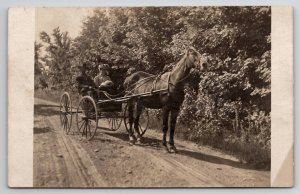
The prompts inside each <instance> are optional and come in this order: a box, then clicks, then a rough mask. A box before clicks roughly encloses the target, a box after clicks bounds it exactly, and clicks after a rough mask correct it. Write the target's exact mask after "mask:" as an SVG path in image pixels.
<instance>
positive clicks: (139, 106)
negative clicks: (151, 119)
mask: <svg viewBox="0 0 300 194" xmlns="http://www.w3.org/2000/svg"><path fill="white" fill-rule="evenodd" d="M135 111H136V112H135V113H136V114H135V119H134V129H135V132H136V134H137V143H138V144H140V143H141V134H140V130H139V122H140V116H141V114H142V111H143V105H142V104H141V102H137V103H136V109H135Z"/></svg>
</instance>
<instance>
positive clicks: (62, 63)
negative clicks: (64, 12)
mask: <svg viewBox="0 0 300 194" xmlns="http://www.w3.org/2000/svg"><path fill="white" fill-rule="evenodd" d="M51 35H52V38H51V37H50V36H49V35H48V34H47V33H46V32H41V34H40V38H41V40H42V42H43V43H44V45H45V47H46V48H45V51H46V55H45V57H44V60H45V61H46V65H47V66H49V77H50V80H49V81H50V82H51V84H52V85H53V86H57V87H59V88H67V87H68V86H70V85H71V84H72V83H71V81H72V71H71V60H72V59H73V58H74V55H73V53H72V40H71V38H70V37H69V35H68V32H61V31H60V29H59V27H57V28H55V29H53V32H52V34H51Z"/></svg>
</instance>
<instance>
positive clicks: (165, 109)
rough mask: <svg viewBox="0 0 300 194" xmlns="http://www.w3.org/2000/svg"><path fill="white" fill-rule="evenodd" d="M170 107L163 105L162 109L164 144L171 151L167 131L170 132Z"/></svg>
mask: <svg viewBox="0 0 300 194" xmlns="http://www.w3.org/2000/svg"><path fill="white" fill-rule="evenodd" d="M169 112H170V111H169V108H168V107H163V109H162V117H163V128H162V130H163V140H162V144H163V146H164V147H165V149H166V151H167V152H169V149H168V146H167V132H168V119H169Z"/></svg>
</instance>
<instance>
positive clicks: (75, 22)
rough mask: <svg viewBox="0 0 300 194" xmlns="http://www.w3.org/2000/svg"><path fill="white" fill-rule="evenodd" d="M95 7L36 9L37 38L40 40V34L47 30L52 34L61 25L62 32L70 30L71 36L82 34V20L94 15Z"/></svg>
mask: <svg viewBox="0 0 300 194" xmlns="http://www.w3.org/2000/svg"><path fill="white" fill-rule="evenodd" d="M92 13H93V8H88V7H87V8H82V7H81V8H55V7H52V8H42V7H41V8H38V9H36V16H35V17H36V33H35V39H36V40H37V41H38V42H39V40H40V39H39V34H40V32H42V31H45V32H46V33H47V34H49V35H50V34H51V33H52V31H53V29H54V28H56V27H59V28H60V30H61V31H62V32H65V31H68V32H69V35H70V37H71V38H75V37H76V36H78V35H79V34H80V31H81V25H82V21H83V20H84V19H85V18H86V17H87V16H89V15H92Z"/></svg>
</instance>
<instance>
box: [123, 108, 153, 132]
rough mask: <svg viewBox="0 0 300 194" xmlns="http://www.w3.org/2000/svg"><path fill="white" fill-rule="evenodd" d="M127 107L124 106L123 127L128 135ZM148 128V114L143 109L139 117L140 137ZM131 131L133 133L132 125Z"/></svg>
mask: <svg viewBox="0 0 300 194" xmlns="http://www.w3.org/2000/svg"><path fill="white" fill-rule="evenodd" d="M128 115H129V114H128V105H126V106H125V108H124V125H125V128H126V130H127V132H128V133H129V116H128ZM148 127H149V113H148V110H147V109H144V110H143V111H142V113H141V115H140V120H139V131H140V134H141V136H143V135H144V134H145V133H146V131H147V129H148ZM132 131H133V132H135V130H134V124H133V125H132Z"/></svg>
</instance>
